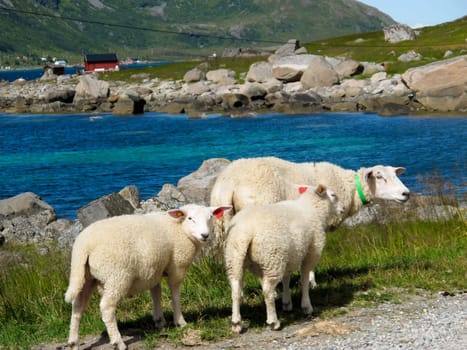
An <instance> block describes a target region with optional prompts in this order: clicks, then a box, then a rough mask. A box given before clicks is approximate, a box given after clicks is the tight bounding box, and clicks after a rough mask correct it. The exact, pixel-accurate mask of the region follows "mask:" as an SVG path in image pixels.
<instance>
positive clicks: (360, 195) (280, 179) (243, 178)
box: [210, 157, 410, 287]
mask: <svg viewBox="0 0 467 350" xmlns="http://www.w3.org/2000/svg"><path fill="white" fill-rule="evenodd" d="M404 171H405V169H404V168H402V167H397V168H396V167H392V166H382V165H376V166H373V167H370V168H360V169H359V170H357V171H354V170H348V169H343V168H341V167H340V166H338V165H335V164H331V163H328V162H317V163H314V162H306V163H294V162H290V161H286V160H283V159H280V158H276V157H260V158H246V159H245V158H244V159H238V160H235V161H233V162H232V163H230V164H229V165H228V166H227V167H226V168H225V169H224V170H223V171H222V172H221V173H220V174H219V176H218V177H217V179H216V182H215V184H214V186H213V188H212V191H211V200H210V204H211V205H212V206H216V205H220V204H221V203H223V204H230V205H232V206H233V210H232V211H231V212H230V213H228V214H227V215H225V216H224V217H223V218H222V220H220V221H218V222H217V223H216V226H215V229H214V235H215V236H216V237H215V242H214V244H217V245H220V246H222V243H223V241H224V240H225V228H226V227H227V226H228V223H229V221H230V219H231V217H232V215H234V214H235V213H238V212H239V211H240V210H241V209H242V208H244V207H245V206H247V205H251V204H269V203H275V202H278V201H281V200H285V199H294V198H296V197H297V192H296V191H295V190H294V189H293V188H292V187H291V186H290V183H321V184H323V185H325V186H327V187H329V188H332V189H333V190H334V191H335V192H336V194H337V196H338V197H339V200H340V201H342V203H343V205H344V207H345V211H344V213H343V214H342V215H341V216H339V217H337V216H336V217H335V218H334V219H333V222H332V224H333V226H336V225H338V224H339V223H341V222H342V221H343V220H344V219H345V218H346V217H348V216H351V215H353V214H355V213H356V212H357V211H358V210H359V209H360V208H361V207H362V206H363V205H365V204H367V203H369V202H370V201H371V200H372V199H374V198H380V199H386V200H394V201H398V202H404V201H406V200H408V199H409V196H410V191H409V189H408V188H407V187H406V186H404V184H403V183H402V182H401V181H400V180H399V178H398V175H400V174H402V173H403V172H404ZM310 284H311V286H312V287H315V286H316V281H315V277H314V272H313V271H311V272H310Z"/></svg>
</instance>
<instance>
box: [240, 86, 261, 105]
mask: <svg viewBox="0 0 467 350" xmlns="http://www.w3.org/2000/svg"><path fill="white" fill-rule="evenodd" d="M239 92H240V93H241V94H243V95H245V96H247V97H248V98H249V99H250V101H255V100H262V99H264V96H266V94H267V93H268V92H267V90H266V88H265V87H264V86H263V84H258V83H246V84H243V85H241V86H240V89H239Z"/></svg>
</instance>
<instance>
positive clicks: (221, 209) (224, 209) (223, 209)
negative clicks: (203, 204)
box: [211, 205, 232, 219]
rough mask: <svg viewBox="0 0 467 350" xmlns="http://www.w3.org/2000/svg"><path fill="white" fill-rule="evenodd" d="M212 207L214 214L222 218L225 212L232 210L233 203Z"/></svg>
mask: <svg viewBox="0 0 467 350" xmlns="http://www.w3.org/2000/svg"><path fill="white" fill-rule="evenodd" d="M211 209H212V215H214V216H215V217H216V218H218V219H220V218H221V217H223V216H224V214H225V213H227V212H228V211H230V210H231V209H232V206H231V205H224V206H222V207H217V208H211Z"/></svg>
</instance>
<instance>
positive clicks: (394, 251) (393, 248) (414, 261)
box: [0, 219, 467, 348]
mask: <svg viewBox="0 0 467 350" xmlns="http://www.w3.org/2000/svg"><path fill="white" fill-rule="evenodd" d="M466 246H467V225H466V222H465V221H464V220H463V219H453V220H441V221H437V222H425V221H414V222H405V223H396V224H388V225H379V224H372V225H362V226H358V227H355V228H345V227H341V228H339V229H338V230H336V231H334V232H330V233H329V234H328V241H327V244H326V247H325V250H324V252H323V256H322V259H321V261H320V263H319V265H318V269H317V271H316V273H317V281H318V287H317V288H316V289H313V290H311V292H310V293H311V298H312V303H313V305H314V308H315V314H316V316H317V317H332V316H333V315H337V314H340V313H342V312H343V311H342V310H343V307H349V306H352V307H357V306H361V305H367V304H368V303H378V302H382V301H386V300H392V301H397V300H398V297H399V295H398V293H399V291H400V290H401V289H402V290H404V291H408V292H411V291H413V292H416V291H417V290H419V289H423V290H427V291H431V292H437V291H450V292H455V291H459V290H466V289H467V282H466V281H467V278H466V277H467V256H466V254H465V252H466V248H467V247H466ZM7 253H8V254H7ZM10 255H13V256H15V257H18V256H20V257H21V258H14V259H11V258H5V257H6V256H10ZM0 263H1V265H2V270H1V271H0V324H1V325H2V327H0V348H2V347H21V348H31V347H32V346H33V345H37V344H41V343H47V342H59V343H66V339H67V335H68V322H69V318H70V311H71V308H70V305H68V304H66V303H65V302H64V299H63V295H64V292H65V290H66V287H67V279H68V269H69V268H68V266H69V254H68V253H64V252H60V251H55V250H51V251H50V252H48V253H46V254H45V255H41V254H39V253H38V252H37V251H36V249H35V248H33V247H19V246H12V245H9V244H6V245H5V246H3V247H2V248H1V250H0ZM298 284H299V279H298V274H295V275H294V276H293V279H292V287H293V298H294V305H296V306H297V305H299V303H300V295H299V286H298ZM169 295H170V294H169V291H168V288H167V286H166V284H165V283H164V284H163V306H164V310H165V316H166V318H167V320H168V321H169V322H171V320H172V307H171V302H170V298H169ZM278 300H279V298H278ZM278 305H279V304H278ZM182 308H183V311H184V315H185V319H186V320H187V322H188V323H189V326H188V327H187V328H185V329H179V328H175V327H173V326H172V325H169V327H167V328H165V329H163V330H160V331H155V330H154V329H153V323H152V315H151V312H152V311H151V310H152V304H151V298H150V296H149V293H147V292H146V293H142V294H140V295H138V296H136V297H134V298H131V299H126V300H124V301H123V302H122V303H121V304H120V305H119V308H118V312H117V318H118V320H119V327H120V330H121V331H122V333H125V332H130V331H131V332H132V334H134V333H135V332H136V333H137V334H139V335H141V336H144V339H145V344H146V345H147V347H148V348H152V347H154V346H156V345H157V344H158V343H161V342H165V341H168V342H171V343H173V344H180V343H181V342H182V339H183V338H184V336H185V334H186V333H187V331H188V330H189V329H194V330H198V331H200V333H201V337H202V339H203V340H204V341H218V340H220V339H225V338H228V337H230V336H231V334H230V313H231V299H230V287H229V284H228V281H227V278H226V275H225V271H224V266H223V264H222V263H220V262H219V261H217V260H215V259H213V258H209V257H205V256H204V257H202V258H201V259H200V260H199V261H198V262H197V263H195V264H194V265H193V266H192V267H191V269H190V270H189V273H188V276H187V278H186V280H185V281H184V284H183V288H182ZM278 311H279V317H280V319H281V322H282V323H283V325H285V326H286V325H288V324H293V323H297V322H301V321H303V319H304V318H303V315H302V313H301V311H300V309H299V308H296V309H295V311H294V312H292V313H283V312H281V311H280V307H279V308H278ZM242 316H243V318H244V320H245V321H246V322H248V323H249V327H250V331H252V332H255V331H260V330H261V329H263V327H265V309H264V303H263V298H262V295H261V288H260V285H259V282H258V280H257V279H256V278H255V277H253V276H252V275H251V274H247V276H246V280H245V288H244V301H243V304H242ZM103 332H105V327H104V324H103V323H102V321H101V320H100V314H99V307H98V295H97V293H96V292H95V293H94V295H93V297H92V299H91V303H90V305H89V307H88V309H87V311H86V312H85V314H84V317H83V320H82V323H81V328H80V335H81V336H83V335H85V334H101V333H103Z"/></svg>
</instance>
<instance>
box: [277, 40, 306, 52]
mask: <svg viewBox="0 0 467 350" xmlns="http://www.w3.org/2000/svg"><path fill="white" fill-rule="evenodd" d="M299 48H300V43H299V41H298V40H297V39H290V40H289V41H287V43H286V44H284V45H282V46H281V47H279V48H278V49H277V50H276V51H275V52H274V54H275V55H278V56H290V55H294V54H295V51H296V50H298V49H299Z"/></svg>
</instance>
